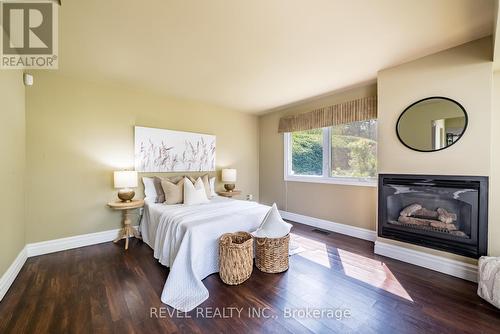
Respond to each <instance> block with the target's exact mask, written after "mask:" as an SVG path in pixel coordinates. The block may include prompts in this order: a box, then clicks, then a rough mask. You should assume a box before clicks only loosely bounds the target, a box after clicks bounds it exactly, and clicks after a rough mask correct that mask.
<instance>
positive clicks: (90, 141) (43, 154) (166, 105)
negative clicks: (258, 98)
mask: <svg viewBox="0 0 500 334" xmlns="http://www.w3.org/2000/svg"><path fill="white" fill-rule="evenodd" d="M96 80H97V79H96ZM26 94H27V100H26V101H27V107H26V108H27V163H28V178H27V191H28V201H27V207H28V212H27V242H28V243H30V242H36V241H42V240H49V239H56V238H61V237H67V236H72V235H78V234H84V233H91V232H98V231H104V230H109V229H113V228H118V227H119V226H120V215H119V213H117V212H112V211H111V210H110V209H108V208H107V207H106V203H107V202H108V201H111V200H115V196H116V191H115V189H113V188H112V185H113V184H112V172H113V170H116V169H121V168H131V167H133V157H134V146H133V145H134V137H133V134H134V125H140V126H149V127H158V128H165V129H173V130H181V131H192V132H200V133H208V134H213V135H216V136H217V168H218V169H220V168H222V167H226V166H231V167H235V168H237V170H238V182H237V186H238V188H240V189H241V190H242V191H243V193H244V194H245V195H246V194H253V195H254V196H255V199H258V191H259V189H258V184H259V175H258V166H259V160H258V119H257V116H253V115H249V114H243V113H238V112H234V111H231V110H225V109H221V108H216V107H211V106H208V105H204V104H200V103H195V102H188V101H185V100H180V99H176V98H171V97H167V96H160V95H155V94H153V93H148V92H146V91H142V90H139V89H135V88H131V87H126V86H121V85H119V84H114V83H109V82H104V81H102V80H100V81H95V82H91V81H83V80H78V79H76V78H72V77H69V76H64V75H62V74H61V73H60V72H50V71H40V72H38V73H36V74H35V85H34V86H33V87H30V88H29V89H28V90H27V93H26ZM138 192H139V193H140V192H141V188H139V189H138ZM141 196H142V194H139V196H138V197H141Z"/></svg>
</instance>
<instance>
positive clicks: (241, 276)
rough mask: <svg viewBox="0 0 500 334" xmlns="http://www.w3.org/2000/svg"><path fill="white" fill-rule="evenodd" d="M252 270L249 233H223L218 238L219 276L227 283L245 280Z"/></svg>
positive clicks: (251, 242) (251, 247)
mask: <svg viewBox="0 0 500 334" xmlns="http://www.w3.org/2000/svg"><path fill="white" fill-rule="evenodd" d="M252 270H253V239H252V236H251V235H250V233H247V232H236V233H226V234H223V235H222V236H221V237H220V239H219V276H220V278H221V280H222V281H223V282H224V283H226V284H229V285H237V284H241V283H243V282H245V281H246V280H247V279H248V278H249V277H250V275H251V274H252Z"/></svg>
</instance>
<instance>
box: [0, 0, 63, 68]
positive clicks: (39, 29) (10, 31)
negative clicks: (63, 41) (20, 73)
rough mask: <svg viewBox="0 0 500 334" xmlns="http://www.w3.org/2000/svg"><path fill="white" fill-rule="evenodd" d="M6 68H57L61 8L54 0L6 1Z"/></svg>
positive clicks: (3, 50)
mask: <svg viewBox="0 0 500 334" xmlns="http://www.w3.org/2000/svg"><path fill="white" fill-rule="evenodd" d="M0 4H1V6H0V7H1V18H2V34H1V36H0V37H1V43H0V44H1V54H0V56H1V62H0V68H2V69H57V67H58V57H57V50H58V43H57V42H58V41H57V30H58V29H57V28H58V27H57V17H58V16H57V10H58V6H57V5H56V4H55V3H54V2H52V1H36V2H34V1H32V2H27V1H2V0H0Z"/></svg>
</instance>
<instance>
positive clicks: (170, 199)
mask: <svg viewBox="0 0 500 334" xmlns="http://www.w3.org/2000/svg"><path fill="white" fill-rule="evenodd" d="M161 187H162V188H163V192H164V193H165V203H166V204H169V205H171V204H181V203H182V202H183V200H184V179H181V180H180V181H179V182H177V184H176V183H173V182H170V180H168V179H163V180H161Z"/></svg>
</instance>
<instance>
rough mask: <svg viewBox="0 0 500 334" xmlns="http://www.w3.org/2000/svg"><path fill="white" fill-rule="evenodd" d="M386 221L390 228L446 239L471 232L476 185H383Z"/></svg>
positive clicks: (467, 237) (477, 196)
mask: <svg viewBox="0 0 500 334" xmlns="http://www.w3.org/2000/svg"><path fill="white" fill-rule="evenodd" d="M386 187H387V189H386V191H387V193H390V194H391V195H389V196H387V202H386V203H387V218H388V219H387V222H388V223H389V224H391V225H392V227H393V228H396V229H401V230H408V231H412V232H413V233H420V234H426V235H434V236H439V237H441V238H449V239H456V238H462V239H470V238H471V235H473V232H474V231H472V226H474V223H475V221H474V220H475V217H477V212H473V211H474V208H475V207H477V203H478V198H479V192H478V190H477V189H465V188H455V187H436V186H432V187H429V186H419V185H412V186H408V185H392V184H391V185H386Z"/></svg>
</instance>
